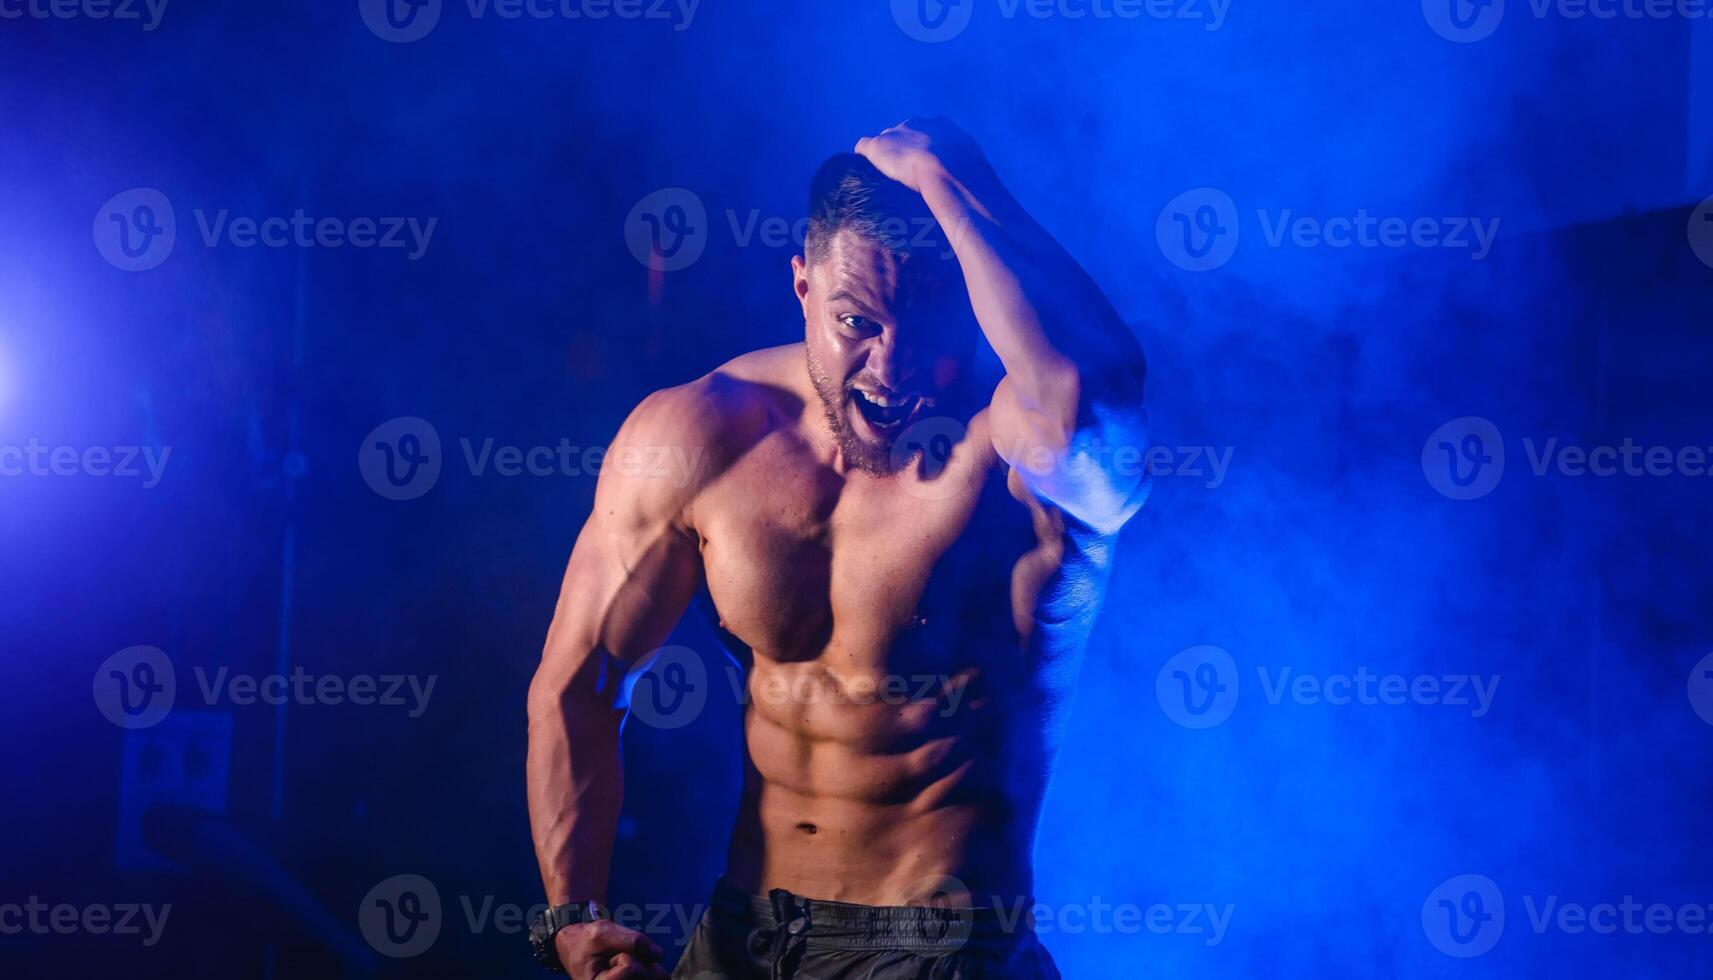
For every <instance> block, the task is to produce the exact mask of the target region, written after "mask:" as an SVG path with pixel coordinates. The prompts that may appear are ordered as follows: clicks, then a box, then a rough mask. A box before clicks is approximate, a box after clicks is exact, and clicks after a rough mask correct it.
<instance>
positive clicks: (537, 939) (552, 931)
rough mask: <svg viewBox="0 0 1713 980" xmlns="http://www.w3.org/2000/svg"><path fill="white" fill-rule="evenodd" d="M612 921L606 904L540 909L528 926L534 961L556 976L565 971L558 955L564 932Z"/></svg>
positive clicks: (588, 903)
mask: <svg viewBox="0 0 1713 980" xmlns="http://www.w3.org/2000/svg"><path fill="white" fill-rule="evenodd" d="M611 918H612V914H611V913H610V912H608V911H607V907H606V906H605V905H602V904H601V903H599V902H592V901H580V902H567V903H564V904H560V905H553V906H549V907H548V908H546V909H543V910H542V911H541V912H539V913H537V914H536V916H535V919H534V921H532V922H531V923H530V924H529V945H530V948H531V949H532V950H534V951H535V960H536V962H537V963H540V964H541V965H542V966H543V967H544V968H546V969H548V970H550V971H552V972H555V973H565V972H567V970H566V968H565V964H564V962H563V961H562V958H561V955H560V953H561V948H562V947H561V939H562V937H563V936H564V935H565V934H566V930H568V929H572V928H574V927H576V926H582V925H588V924H590V923H592V922H598V921H601V920H603V919H611Z"/></svg>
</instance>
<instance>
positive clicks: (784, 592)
mask: <svg viewBox="0 0 1713 980" xmlns="http://www.w3.org/2000/svg"><path fill="white" fill-rule="evenodd" d="M697 507H698V510H697V515H696V523H697V530H698V533H700V534H701V536H702V559H703V567H704V571H705V574H706V580H707V586H708V593H709V597H710V598H711V599H712V600H713V605H714V608H715V611H716V613H717V615H718V616H719V619H720V626H721V628H722V629H724V630H725V631H726V632H727V633H729V634H730V635H731V636H732V637H734V638H735V639H737V640H738V641H739V642H741V643H742V644H744V645H746V646H748V647H749V648H750V649H751V650H752V651H754V652H756V653H760V654H762V655H765V656H767V657H770V658H772V659H776V660H781V661H791V660H804V659H813V658H815V657H819V656H822V655H825V654H829V653H830V654H834V655H838V656H841V657H843V658H845V659H847V660H850V661H858V662H863V663H865V664H866V663H872V662H875V661H877V660H897V659H900V658H908V659H910V660H912V661H915V663H916V666H925V665H926V664H925V663H924V661H933V660H946V659H950V658H955V656H956V653H955V651H958V650H969V649H972V648H973V649H982V648H986V649H993V648H994V645H996V644H997V645H1000V647H1001V648H1003V647H1004V646H1011V647H1012V648H1015V645H1016V644H1017V642H1018V641H1019V633H1018V630H1019V619H1020V617H1019V612H1020V611H1021V612H1022V613H1023V616H1022V617H1021V618H1022V619H1023V620H1024V621H1026V620H1027V611H1028V609H1027V607H1028V605H1029V603H1030V599H1029V597H1028V595H1027V593H1028V591H1029V590H1028V588H1027V585H1028V583H1027V582H1023V583H1019V581H1018V578H1019V574H1018V573H1019V571H1020V570H1026V569H1028V568H1030V567H1033V565H1034V564H1036V563H1037V562H1035V561H1031V560H1030V558H1031V556H1036V557H1038V555H1039V552H1040V551H1041V549H1042V544H1043V543H1042V540H1041V534H1040V531H1041V528H1040V527H1038V526H1037V525H1038V523H1039V522H1038V521H1036V520H1035V519H1034V516H1033V515H1032V513H1031V510H1030V508H1029V507H1028V506H1026V505H1025V504H1024V503H1023V502H1020V501H1019V500H1017V499H1016V498H1015V497H1014V496H1013V495H1012V493H1011V492H1010V490H1009V489H1008V487H1007V483H1006V479H1005V471H1004V470H1003V469H1001V468H1000V467H999V466H997V465H996V463H995V462H994V461H993V460H991V458H983V457H981V456H979V455H977V454H974V453H971V454H970V455H969V456H968V457H966V458H964V459H962V460H959V461H957V462H956V463H955V464H954V465H953V466H948V467H947V468H946V469H945V470H943V471H941V472H940V473H938V474H937V475H936V477H935V478H934V479H931V480H929V479H923V478H921V475H920V474H918V473H914V472H912V473H908V474H899V475H896V476H894V477H892V478H889V479H887V480H874V479H871V478H868V477H864V476H861V475H856V476H844V475H841V474H838V473H836V472H834V471H832V470H831V469H830V468H827V467H825V466H822V465H819V464H817V463H815V462H813V461H808V460H804V459H803V458H802V457H801V455H800V454H797V453H793V452H790V451H789V447H768V446H763V447H759V448H758V449H757V451H755V452H752V453H751V454H749V456H747V457H746V458H745V459H744V460H743V461H742V462H741V463H740V464H739V465H738V466H736V467H734V468H733V471H732V472H731V473H729V474H728V476H727V479H725V480H723V481H722V485H721V486H720V487H718V488H717V492H714V493H709V494H707V495H705V499H703V500H701V501H698V505H697ZM1020 584H1021V585H1022V586H1023V588H1022V589H1021V590H1020V589H1019V585H1020ZM945 666H949V664H948V665H945Z"/></svg>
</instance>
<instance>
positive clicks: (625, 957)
mask: <svg viewBox="0 0 1713 980" xmlns="http://www.w3.org/2000/svg"><path fill="white" fill-rule="evenodd" d="M647 976H649V974H648V972H647V970H646V968H645V967H644V966H643V965H642V964H641V963H638V962H637V961H636V959H635V958H634V957H632V956H631V955H630V954H629V953H620V954H619V955H617V956H615V957H613V965H612V966H611V967H610V968H608V969H607V970H606V972H604V973H601V974H598V975H597V976H596V978H595V980H636V978H641V977H647Z"/></svg>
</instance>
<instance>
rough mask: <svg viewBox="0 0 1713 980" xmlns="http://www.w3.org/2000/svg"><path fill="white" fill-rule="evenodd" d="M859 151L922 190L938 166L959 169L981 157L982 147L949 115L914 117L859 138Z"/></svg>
mask: <svg viewBox="0 0 1713 980" xmlns="http://www.w3.org/2000/svg"><path fill="white" fill-rule="evenodd" d="M856 152H857V153H859V154H861V155H862V156H864V157H866V158H868V162H870V163H872V164H874V168H875V169H876V170H879V171H880V172H881V173H883V174H885V175H886V176H888V177H891V178H892V179H893V180H896V181H898V182H899V183H900V184H903V185H904V186H905V187H908V188H910V189H911V190H913V191H915V192H917V193H918V194H920V193H921V192H922V181H923V180H924V178H926V177H927V176H928V175H929V174H930V173H932V172H933V171H934V170H935V169H939V170H945V171H951V172H957V171H959V170H960V169H962V168H964V167H966V166H970V165H974V164H976V163H977V162H979V161H981V148H980V147H978V146H976V144H975V140H973V139H971V138H970V135H969V134H968V133H966V132H964V131H963V130H961V129H959V128H958V127H957V124H956V123H953V122H952V121H951V120H950V119H946V118H943V117H940V116H930V117H927V118H917V117H912V118H910V119H906V120H904V121H903V122H901V123H899V124H898V125H896V126H893V127H891V128H889V129H885V130H882V131H881V132H880V134H879V135H876V136H865V137H863V138H862V139H860V140H857V144H856Z"/></svg>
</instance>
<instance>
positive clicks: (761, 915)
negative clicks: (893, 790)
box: [709, 877, 1037, 953]
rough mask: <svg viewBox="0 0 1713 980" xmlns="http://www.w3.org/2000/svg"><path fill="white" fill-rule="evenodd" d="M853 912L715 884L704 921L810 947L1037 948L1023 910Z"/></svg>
mask: <svg viewBox="0 0 1713 980" xmlns="http://www.w3.org/2000/svg"><path fill="white" fill-rule="evenodd" d="M1033 904H1034V903H1033V902H1022V903H1019V904H1018V906H1017V907H1016V908H1015V909H998V908H992V907H988V908H929V907H919V906H915V905H856V904H853V903H850V902H829V901H823V900H821V899H815V898H804V897H803V896H801V895H795V894H792V893H791V892H788V891H786V890H785V889H783V888H775V889H773V890H772V891H770V892H768V893H767V894H766V895H765V896H763V895H751V894H749V893H747V892H745V891H743V890H742V889H739V888H738V887H737V886H736V885H733V884H732V883H731V882H730V881H728V880H727V879H726V878H724V877H722V878H720V880H719V881H717V882H715V883H714V897H713V901H712V902H711V903H710V906H709V915H710V916H711V917H712V918H713V920H714V924H715V925H716V926H742V927H745V928H748V929H752V930H757V931H761V932H766V933H777V932H783V933H784V934H785V935H788V936H794V937H801V938H802V939H803V940H804V941H805V942H806V943H807V944H808V945H810V946H822V947H829V948H835V949H898V950H906V951H910V952H923V953H943V952H950V951H952V950H959V949H1011V948H1015V947H1017V946H1019V945H1028V944H1033V943H1035V942H1036V941H1037V940H1036V937H1035V927H1034V924H1033V923H1032V922H1031V921H1030V918H1029V914H1028V910H1029V909H1030V908H1031V907H1032V906H1033Z"/></svg>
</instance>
